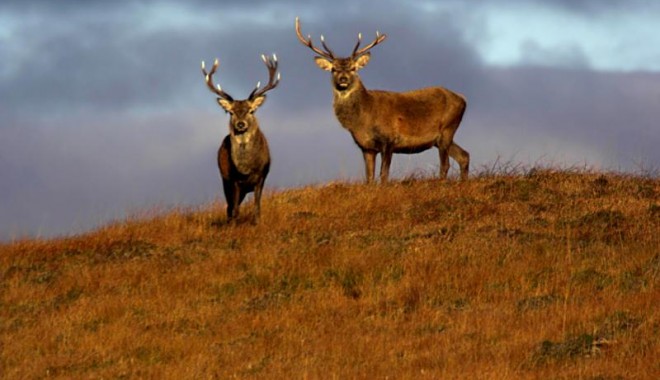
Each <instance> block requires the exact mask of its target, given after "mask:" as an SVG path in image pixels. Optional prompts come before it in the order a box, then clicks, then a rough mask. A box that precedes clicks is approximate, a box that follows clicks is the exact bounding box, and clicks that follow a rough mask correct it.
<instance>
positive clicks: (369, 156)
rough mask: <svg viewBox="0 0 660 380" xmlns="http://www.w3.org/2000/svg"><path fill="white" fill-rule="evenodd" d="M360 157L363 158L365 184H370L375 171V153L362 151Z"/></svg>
mask: <svg viewBox="0 0 660 380" xmlns="http://www.w3.org/2000/svg"><path fill="white" fill-rule="evenodd" d="M362 155H363V156H364V169H365V174H366V176H367V183H372V182H373V181H374V172H375V170H376V169H375V168H376V152H374V151H371V150H363V151H362Z"/></svg>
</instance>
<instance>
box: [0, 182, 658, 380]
mask: <svg viewBox="0 0 660 380" xmlns="http://www.w3.org/2000/svg"><path fill="white" fill-rule="evenodd" d="M658 194H660V181H659V180H658V179H657V177H653V178H643V177H639V176H622V175H617V174H603V173H589V172H579V171H570V170H568V171H566V170H560V171H553V170H532V171H529V172H527V173H514V174H507V173H500V174H499V175H481V176H479V177H477V178H474V179H471V180H469V181H468V182H465V183H458V182H445V183H443V182H439V181H436V180H428V179H409V180H404V181H400V182H397V183H392V184H390V185H387V186H367V185H361V184H347V183H333V184H328V185H322V186H312V187H305V188H301V189H295V190H288V191H283V192H278V193H274V194H270V195H267V196H266V197H265V199H264V202H263V203H264V204H263V214H262V220H261V223H260V225H258V226H251V225H250V224H249V223H239V224H238V225H236V226H225V225H223V224H222V221H223V220H224V216H223V215H224V211H223V210H222V208H221V207H220V206H218V205H214V206H209V207H205V208H200V209H199V210H179V211H172V212H169V213H166V214H164V215H159V216H155V217H151V218H142V219H141V220H133V221H127V222H124V223H118V224H115V225H110V226H108V227H105V228H103V229H100V230H98V231H95V232H92V233H89V234H85V235H81V236H77V237H71V238H66V239H57V240H48V241H39V240H31V241H19V242H14V243H11V244H6V245H3V246H0V276H1V277H0V278H1V279H2V282H1V285H0V294H1V298H0V345H1V349H2V354H1V356H0V377H3V378H7V379H22V378H171V379H204V378H234V377H238V378H243V377H254V378H402V379H420V378H421V379H423V378H429V379H430V378H434V379H437V378H446V379H454V378H466V379H467V378H474V379H508V378H557V379H575V378H581V379H619V378H623V379H628V378H630V379H655V378H658V375H659V374H660V361H659V360H658V358H660V343H659V342H660V308H659V307H658V305H660V291H659V290H660V289H659V287H658V281H659V274H660V252H659V248H658V247H659V246H660V236H659V234H658V231H659V226H660V202H659V201H658ZM243 211H244V213H243V216H244V220H247V218H248V217H249V214H250V212H251V206H250V203H248V206H247V207H244V210H243Z"/></svg>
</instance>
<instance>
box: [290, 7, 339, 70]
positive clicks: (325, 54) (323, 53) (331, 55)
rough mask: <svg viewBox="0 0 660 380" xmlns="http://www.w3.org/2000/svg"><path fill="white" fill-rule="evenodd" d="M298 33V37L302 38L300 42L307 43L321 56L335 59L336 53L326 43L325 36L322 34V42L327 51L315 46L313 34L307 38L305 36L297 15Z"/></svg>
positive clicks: (306, 44)
mask: <svg viewBox="0 0 660 380" xmlns="http://www.w3.org/2000/svg"><path fill="white" fill-rule="evenodd" d="M296 35H298V39H299V40H300V42H301V43H302V44H303V45H305V46H307V47H308V48H310V49H312V50H313V51H314V52H315V53H316V54H318V55H320V56H321V57H325V58H328V59H332V60H334V59H335V55H334V53H333V52H332V50H330V48H328V46H327V45H326V44H325V41H324V38H323V36H321V44H323V48H324V49H325V50H326V51H323V50H321V49H319V48H317V47H316V46H314V44H313V43H312V36H310V35H307V38H305V37H303V34H302V32H301V31H300V18H298V17H296Z"/></svg>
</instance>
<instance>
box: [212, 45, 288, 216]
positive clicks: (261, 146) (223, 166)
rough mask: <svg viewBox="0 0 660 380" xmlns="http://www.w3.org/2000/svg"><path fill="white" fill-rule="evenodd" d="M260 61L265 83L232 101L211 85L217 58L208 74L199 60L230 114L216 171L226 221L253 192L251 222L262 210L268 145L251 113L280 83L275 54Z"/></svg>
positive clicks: (268, 154) (224, 107) (220, 101)
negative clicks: (222, 195) (221, 191)
mask: <svg viewBox="0 0 660 380" xmlns="http://www.w3.org/2000/svg"><path fill="white" fill-rule="evenodd" d="M261 58H262V59H263V61H264V63H265V64H266V67H267V68H268V75H269V79H268V84H267V85H266V86H265V87H263V88H260V87H261V83H257V87H255V89H254V90H253V91H252V93H250V96H248V98H247V99H245V100H234V99H233V98H232V97H231V96H230V95H229V94H227V93H226V92H224V91H223V90H222V87H220V85H217V86H214V84H213V74H214V73H215V72H216V70H217V69H218V66H219V62H218V59H217V58H216V60H215V63H214V64H213V68H211V71H210V72H207V71H206V68H205V66H204V61H202V73H203V74H204V77H205V79H206V85H207V86H208V88H209V89H210V90H211V91H212V92H213V93H214V94H216V95H218V99H217V101H218V104H220V107H222V108H223V109H224V110H225V111H226V112H227V113H229V135H227V136H226V137H225V138H224V140H223V141H222V144H221V145H220V149H218V168H219V169H220V176H221V177H222V187H223V188H224V192H225V199H226V200H227V222H231V221H233V220H235V219H236V218H237V217H238V208H239V206H240V204H241V202H242V201H243V199H244V198H245V196H246V195H247V194H248V193H250V192H253V191H254V203H255V213H254V217H253V219H252V222H253V223H256V222H257V221H258V219H259V214H260V211H261V192H262V190H263V187H264V182H265V181H266V176H267V175H268V170H269V169H270V152H269V150H268V142H267V141H266V137H265V136H264V134H263V133H262V132H261V130H259V122H258V121H257V118H256V117H255V115H254V112H255V111H256V110H257V108H259V106H261V105H262V104H263V103H264V100H266V95H265V93H266V92H267V91H269V90H272V89H273V88H275V87H276V86H277V84H278V83H279V82H280V75H279V73H277V57H276V56H275V55H274V54H273V57H272V58H271V57H268V58H267V57H266V56H264V55H262V56H261ZM276 73H277V76H276V75H275V74H276ZM276 77H277V79H276Z"/></svg>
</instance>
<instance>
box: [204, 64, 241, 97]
mask: <svg viewBox="0 0 660 380" xmlns="http://www.w3.org/2000/svg"><path fill="white" fill-rule="evenodd" d="M218 66H220V61H219V60H218V59H217V58H216V59H215V61H214V62H213V67H212V68H211V71H210V72H207V71H206V65H205V63H204V61H202V73H203V74H204V79H205V82H206V85H207V86H208V88H209V90H211V91H212V92H213V93H214V94H216V95H218V96H219V97H221V98H223V99H226V100H229V101H233V100H234V98H232V97H231V96H230V95H229V94H228V93H226V92H224V91H222V87H220V85H219V84H218V85H217V87H216V85H213V74H215V72H216V70H218Z"/></svg>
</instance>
